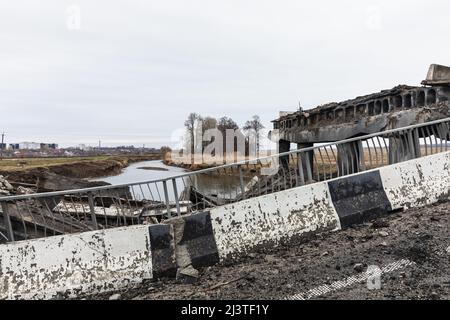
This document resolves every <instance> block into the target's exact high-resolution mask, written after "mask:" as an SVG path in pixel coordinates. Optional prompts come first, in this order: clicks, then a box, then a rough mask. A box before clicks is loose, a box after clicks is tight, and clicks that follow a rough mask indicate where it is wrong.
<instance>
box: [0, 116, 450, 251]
mask: <svg viewBox="0 0 450 320" xmlns="http://www.w3.org/2000/svg"><path fill="white" fill-rule="evenodd" d="M449 140H450V118H446V119H441V120H437V121H432V122H427V123H423V124H417V125H412V126H408V127H403V128H398V129H393V130H386V131H382V132H379V133H375V134H369V135H365V136H361V137H356V138H351V139H346V140H342V141H338V142H333V143H327V144H322V145H319V146H314V147H310V148H304V149H298V150H293V151H289V152H284V153H280V154H275V155H270V156H266V157H261V158H258V159H250V160H245V161H240V162H236V163H232V164H226V165H222V166H217V167H212V168H208V169H204V170H199V171H194V172H187V173H184V174H180V175H175V176H171V177H168V178H164V179H158V180H151V181H143V182H136V183H131V184H120V185H113V186H101V187H94V188H86V189H78V190H65V191H57V192H46V193H37V194H28V195H16V196H7V197H0V207H1V211H2V214H0V243H1V242H9V241H15V240H23V239H30V238H39V237H45V236H52V235H58V234H65V233H76V232H82V231H88V230H96V229H103V228H111V227H117V226H126V225H133V224H142V223H158V222H161V221H162V220H165V219H169V218H171V217H173V216H180V215H183V214H186V213H190V212H195V211H198V210H203V209H206V208H211V207H215V206H220V205H223V204H227V203H234V202H238V201H241V200H243V199H247V198H252V197H256V196H259V195H263V194H268V193H273V192H277V191H281V190H285V189H289V188H293V187H297V186H301V185H304V184H308V183H313V182H318V181H325V180H329V179H332V178H336V177H341V176H345V175H348V174H352V173H355V172H361V171H364V170H369V169H373V168H378V167H381V166H385V165H387V164H390V163H397V162H402V161H406V160H409V159H413V158H417V157H421V156H426V155H430V154H434V153H438V152H443V151H447V150H449V148H448V141H449ZM277 164H278V165H277ZM269 168H275V170H272V172H271V174H270V175H264V174H263V173H265V171H267V170H269Z"/></svg>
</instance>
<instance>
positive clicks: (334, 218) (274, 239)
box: [211, 182, 340, 259]
mask: <svg viewBox="0 0 450 320" xmlns="http://www.w3.org/2000/svg"><path fill="white" fill-rule="evenodd" d="M211 221H212V227H213V231H214V237H215V239H216V244H217V249H218V253H219V257H220V258H221V259H224V258H229V257H230V256H233V254H239V253H243V252H246V251H247V250H249V249H251V248H254V247H256V246H259V245H264V244H266V243H271V244H272V245H273V244H275V245H276V244H278V243H279V242H280V241H281V240H282V239H290V238H293V237H295V236H300V235H302V234H305V233H308V232H314V231H319V230H322V231H325V230H326V231H331V230H338V229H340V222H339V217H338V215H337V213H336V211H335V209H334V207H333V204H332V202H331V197H330V194H329V190H328V184H327V183H326V182H320V183H315V184H311V185H306V186H301V187H298V188H294V189H289V190H285V191H280V192H277V193H273V194H269V195H264V196H260V197H256V198H251V199H248V200H244V201H241V202H239V203H235V204H229V205H225V206H222V207H218V208H213V209H211Z"/></svg>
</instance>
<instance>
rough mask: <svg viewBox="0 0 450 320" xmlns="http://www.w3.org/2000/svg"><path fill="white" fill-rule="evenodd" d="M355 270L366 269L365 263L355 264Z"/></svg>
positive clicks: (361, 270)
mask: <svg viewBox="0 0 450 320" xmlns="http://www.w3.org/2000/svg"><path fill="white" fill-rule="evenodd" d="M353 270H355V271H356V272H363V271H364V264H363V263H356V264H355V265H354V266H353Z"/></svg>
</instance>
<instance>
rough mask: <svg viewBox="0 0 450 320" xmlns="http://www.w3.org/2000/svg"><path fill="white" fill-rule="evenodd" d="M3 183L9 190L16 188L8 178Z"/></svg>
mask: <svg viewBox="0 0 450 320" xmlns="http://www.w3.org/2000/svg"><path fill="white" fill-rule="evenodd" d="M3 185H4V186H5V188H6V190H8V191H13V190H14V187H13V186H12V185H11V184H10V183H9V182H8V181H7V180H5V181H3Z"/></svg>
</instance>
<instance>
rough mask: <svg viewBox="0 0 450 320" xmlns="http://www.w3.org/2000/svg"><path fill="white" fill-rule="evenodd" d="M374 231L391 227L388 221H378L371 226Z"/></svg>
mask: <svg viewBox="0 0 450 320" xmlns="http://www.w3.org/2000/svg"><path fill="white" fill-rule="evenodd" d="M371 227H372V228H373V229H381V228H387V227H389V223H388V222H387V221H383V220H378V221H374V222H373V223H372V225H371Z"/></svg>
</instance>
